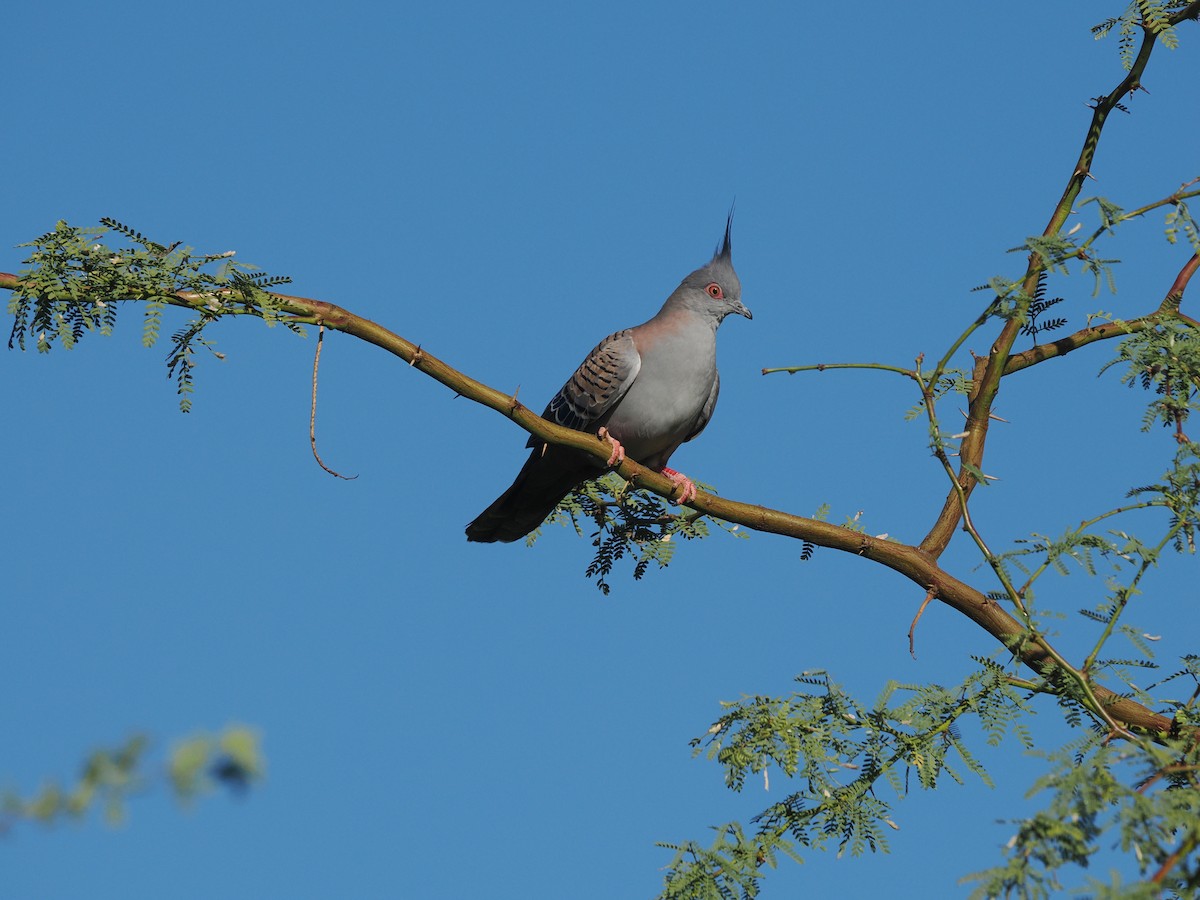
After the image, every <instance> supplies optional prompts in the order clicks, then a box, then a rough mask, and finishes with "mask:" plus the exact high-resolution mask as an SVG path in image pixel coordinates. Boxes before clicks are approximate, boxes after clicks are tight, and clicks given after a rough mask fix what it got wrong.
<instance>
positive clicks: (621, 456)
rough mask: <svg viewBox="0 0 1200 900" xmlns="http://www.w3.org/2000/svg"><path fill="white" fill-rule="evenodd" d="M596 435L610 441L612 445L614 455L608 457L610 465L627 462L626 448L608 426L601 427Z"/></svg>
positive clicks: (610, 466)
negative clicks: (609, 431) (610, 432)
mask: <svg viewBox="0 0 1200 900" xmlns="http://www.w3.org/2000/svg"><path fill="white" fill-rule="evenodd" d="M596 437H598V438H600V440H602V441H608V443H609V444H611V445H612V448H613V449H612V456H610V457H609V458H608V467H609V468H610V469H611V468H612V467H613V466H619V465H620V464H621V463H623V462H625V448H624V447H622V446H621V442H620V441H618V440H617V439H616V438H615V437H613V436H612V435H611V434H609V433H608V429H607V428H601V429H600V430H599V431H597V432H596Z"/></svg>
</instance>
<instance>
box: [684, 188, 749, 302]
mask: <svg viewBox="0 0 1200 900" xmlns="http://www.w3.org/2000/svg"><path fill="white" fill-rule="evenodd" d="M732 228H733V212H732V211H730V213H729V218H728V219H727V220H726V221H725V239H724V240H723V241H721V243H720V244H718V245H717V250H716V252H715V253H714V254H713V258H712V259H711V260H709V262H708V265H705V266H701V267H700V268H699V269H697V270H696V271H695V272H693V273H692V274H691V275H689V276H688V277H687V278H685V279H683V283H682V284H680V285H679V289H678V290H677V291H676V292H675V296H678V297H679V299H680V301H681V302H682V303H683V304H684V305H686V306H688V307H689V308H691V309H694V310H696V311H698V312H704V313H706V314H707V315H710V316H714V317H715V318H716V320H717V321H718V322H720V321H721V320H722V319H724V318H725V317H726V316H727V315H729V314H730V313H736V314H737V315H739V316H745V317H746V318H747V319H753V318H754V316H753V315H751V314H750V310H748V309H747V308H746V307H745V306H744V305H743V304H742V283H741V281H739V280H738V276H737V272H735V271H734V269H733V241H732V240H731V238H730V233H731V230H732Z"/></svg>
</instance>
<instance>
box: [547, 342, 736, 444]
mask: <svg viewBox="0 0 1200 900" xmlns="http://www.w3.org/2000/svg"><path fill="white" fill-rule="evenodd" d="M641 368H642V357H641V355H640V354H639V353H638V351H637V347H636V346H635V345H634V342H633V329H631V328H626V329H625V330H624V331H618V332H616V333H615V334H610V335H609V336H608V337H606V338H605V339H604V340H602V341H601V342H600V343H599V344H597V345H596V347H595V349H593V350H592V352H591V353H589V354H588V355H587V358H586V359H585V360H584V361H583V363H582V364H581V365H580V366H579V368H578V369H576V370H575V374H574V375H572V376H571V377H570V378H569V379H568V380H567V383H566V384H564V385H563V386H562V389H561V390H560V391H559V392H558V393H557V394H555V396H554V399H553V400H551V401H550V405H549V406H547V407H546V411H545V412H543V413H542V418H543V419H549V420H550V421H551V422H555V423H557V424H559V425H565V426H566V427H568V428H574V429H576V430H577V431H590V430H592V428H594V427H597V424H598V423H599V422H600V420H601V419H603V418H604V417H605V416H606V415H608V413H610V412H612V410H613V409H614V408H615V407H616V405H617V404H618V403H619V402H620V401H621V398H622V397H624V396H625V392H626V391H628V390H629V386H630V385H631V384H633V380H634V379H635V378H637V374H638V371H639V370H640V369H641ZM715 401H716V394H715V392H714V394H713V397H712V399H711V401H710V403H712V402H715ZM706 409H707V406H706ZM701 427H703V426H701ZM697 434H699V432H698V431H697ZM538 443H539V441H538V440H537V439H536V438H534V437H530V439H529V442H528V444H527V445H526V446H529V447H533V446H535V445H536V444H538Z"/></svg>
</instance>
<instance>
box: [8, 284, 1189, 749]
mask: <svg viewBox="0 0 1200 900" xmlns="http://www.w3.org/2000/svg"><path fill="white" fill-rule="evenodd" d="M19 287H20V279H19V278H17V276H15V275H11V274H8V273H3V272H0V288H5V289H8V290H16V289H18V288H19ZM272 296H274V297H275V298H276V299H277V300H278V301H279V304H280V306H279V310H280V312H281V313H282V314H283V315H284V316H285V317H291V318H292V320H293V321H297V322H306V323H311V324H323V325H324V326H325V327H326V328H330V329H333V330H336V331H341V332H343V333H345V334H349V335H353V336H354V337H357V338H360V339H361V340H364V341H366V342H367V343H370V344H374V345H375V346H377V347H379V348H381V349H383V350H386V351H387V352H389V353H391V354H393V355H394V356H397V357H399V358H400V359H403V360H404V361H405V362H407V363H408V364H409V365H410V366H412V367H413V368H415V369H417V370H419V371H420V372H422V373H423V374H425V375H428V376H429V377H430V378H433V379H434V380H435V381H438V382H440V383H441V384H444V385H445V386H446V387H448V388H450V389H451V390H453V391H455V392H456V393H457V394H460V395H461V396H463V397H466V398H467V399H469V400H473V401H474V402H476V403H479V404H481V405H483V406H486V407H489V408H490V409H494V410H496V411H497V412H499V413H501V414H502V415H504V416H506V417H508V418H510V419H512V420H513V421H514V422H516V423H517V424H518V425H519V426H520V427H521V428H523V429H524V430H525V431H527V432H529V433H530V434H532V435H534V436H536V437H537V438H539V439H540V440H543V441H549V442H550V443H553V444H558V445H561V446H565V447H572V448H574V449H576V450H579V451H581V452H583V453H587V454H590V455H591V456H592V457H594V458H595V459H596V460H598V461H599V462H602V463H603V462H607V461H608V459H609V456H610V454H611V452H612V450H611V447H610V446H609V445H608V444H607V443H606V442H604V441H602V440H601V439H600V438H598V437H597V436H596V435H592V434H587V433H585V432H581V431H575V430H573V429H571V428H566V427H563V426H560V425H556V424H554V423H552V422H549V421H547V420H545V419H543V418H542V417H541V416H539V415H537V414H536V413H534V412H533V411H532V410H530V409H529V408H528V407H526V406H524V405H523V404H521V403H519V402H517V400H516V398H515V396H512V395H509V394H505V393H503V392H502V391H498V390H496V389H495V388H492V387H489V386H488V385H486V384H483V383H482V382H479V381H476V380H475V379H473V378H471V377H469V376H468V375H465V374H464V373H462V372H460V371H458V370H457V369H455V368H453V367H452V366H450V365H449V364H447V363H445V362H443V361H442V360H441V359H439V358H437V357H436V356H433V355H432V354H430V353H428V352H427V351H425V350H424V349H422V348H421V346H420V345H418V344H414V343H412V342H411V341H409V340H406V339H405V338H403V337H401V336H400V335H398V334H395V333H394V332H392V331H389V330H388V329H387V328H384V327H383V326H382V325H379V324H377V323H375V322H372V321H370V320H369V319H365V318H363V317H361V316H357V315H355V314H354V313H352V312H350V311H349V310H347V309H344V308H342V307H340V306H336V305H334V304H332V303H326V302H324V301H321V300H313V299H310V298H307V297H297V296H290V295H286V294H273V295H272ZM130 299H134V300H136V299H141V298H138V297H133V298H130ZM212 300H213V297H212V295H206V294H196V293H191V292H180V293H177V294H173V295H170V296H169V297H168V298H167V301H168V302H169V303H170V304H172V305H175V306H181V307H186V308H189V309H209V308H210V304H211V302H212ZM615 471H616V472H617V474H618V475H620V476H621V477H622V478H624V479H625V480H627V481H629V482H631V483H633V484H635V485H636V486H637V487H643V488H647V489H649V490H651V491H653V492H654V493H656V494H658V495H659V496H662V497H667V498H670V497H671V496H673V495H674V493H675V491H676V490H677V488H676V485H675V484H674V483H673V482H672V481H671V480H670V479H668V478H666V477H665V476H663V475H660V474H659V473H658V472H655V471H653V470H651V469H647V468H646V467H645V466H642V465H640V464H639V463H637V462H635V461H634V460H632V459H629V458H628V457H627V458H626V459H625V460H624V462H622V463H621V464H620V466H619V467H618V468H617V469H616V470H615ZM688 505H689V506H690V507H692V508H693V509H695V510H697V511H699V512H701V513H705V514H707V515H711V516H716V517H718V518H721V519H726V520H728V521H730V522H735V523H737V524H739V525H743V526H745V527H747V528H753V529H755V530H756V531H763V532H768V533H771V534H778V535H782V536H784V537H790V538H795V539H797V540H802V541H810V542H812V543H814V544H818V545H820V546H822V547H829V548H831V549H834V550H841V551H843V552H845V553H852V554H854V555H856V556H860V557H863V558H865V559H869V560H872V561H873V562H877V563H880V564H882V565H884V566H887V567H888V568H890V569H892V570H894V571H896V572H898V573H900V574H901V575H903V576H905V577H906V578H908V579H909V580H910V581H912V582H914V583H915V584H917V585H918V586H919V587H920V589H921V591H922V593H928V592H930V591H934V592H936V596H937V598H938V599H939V600H941V601H942V602H944V603H946V604H947V605H948V606H951V607H952V608H954V609H956V610H958V611H959V612H960V613H962V614H963V615H965V616H967V618H969V619H971V620H972V621H973V622H975V623H976V624H978V625H979V626H980V627H982V628H983V629H984V630H986V631H987V632H988V633H989V634H991V635H992V636H993V637H995V638H996V639H997V640H998V641H999V642H1000V643H1001V644H1003V645H1004V646H1005V647H1007V648H1009V649H1010V650H1013V651H1014V652H1015V653H1016V654H1017V655H1018V657H1019V658H1020V659H1021V661H1022V662H1024V663H1025V664H1026V665H1028V666H1029V667H1030V668H1032V669H1033V670H1034V671H1036V672H1038V673H1040V674H1045V675H1047V676H1052V674H1053V672H1055V671H1059V672H1061V668H1059V667H1058V665H1057V664H1056V663H1055V662H1054V653H1053V651H1052V650H1051V649H1050V648H1049V647H1048V646H1045V645H1044V644H1042V643H1041V642H1040V639H1039V638H1036V637H1033V638H1031V637H1030V635H1029V633H1028V632H1027V631H1026V629H1025V628H1024V626H1022V624H1021V623H1020V622H1018V621H1017V620H1016V619H1014V618H1013V617H1012V616H1011V615H1009V614H1008V613H1007V612H1006V611H1005V610H1004V609H1003V608H1001V607H1000V605H999V604H997V603H996V602H995V601H993V600H991V599H989V598H988V597H987V596H985V595H984V594H983V593H982V592H981V591H978V590H976V589H975V588H973V587H971V586H970V585H968V584H966V583H964V582H962V581H960V580H958V579H957V578H955V577H954V576H952V575H950V574H949V573H948V572H945V571H944V570H942V569H941V568H940V567H939V566H938V564H937V560H936V558H935V557H934V556H933V555H932V554H930V553H928V552H926V551H924V550H922V549H920V548H918V547H913V546H910V545H908V544H901V543H898V542H896V541H891V540H883V539H880V538H874V537H870V536H868V535H864V534H861V533H859V532H857V531H851V530H850V529H848V528H843V527H841V526H840V525H833V524H830V523H829V522H821V521H818V520H816V519H808V518H805V517H803V516H797V515H793V514H791V513H787V512H783V511H781V510H776V509H771V508H769V507H766V506H758V505H755V504H751V503H740V502H737V501H734V500H728V499H725V498H722V497H717V496H714V495H712V494H707V493H705V492H703V491H698V492H697V494H696V498H695V499H694V500H693V501H692V502H691V503H689V504H688ZM1094 692H1095V697H1096V700H1097V702H1098V703H1099V704H1101V705H1102V706H1103V710H1102V713H1103V712H1106V713H1107V716H1111V717H1112V718H1113V719H1115V720H1117V721H1120V722H1122V723H1124V724H1125V725H1126V726H1128V727H1129V728H1131V729H1137V730H1140V731H1142V732H1145V733H1149V734H1151V735H1161V734H1166V733H1167V732H1168V731H1169V730H1170V728H1171V721H1170V720H1169V719H1167V718H1165V717H1163V716H1160V715H1156V714H1155V713H1153V712H1152V711H1151V710H1149V709H1147V708H1146V707H1144V706H1142V705H1141V704H1140V703H1136V702H1134V701H1132V700H1128V699H1125V698H1120V697H1118V696H1117V695H1116V694H1114V693H1113V692H1112V691H1109V690H1107V689H1104V688H1099V687H1097V688H1094ZM1102 713H1101V717H1102V718H1103V717H1105V716H1103V715H1102Z"/></svg>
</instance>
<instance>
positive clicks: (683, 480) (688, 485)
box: [658, 466, 696, 505]
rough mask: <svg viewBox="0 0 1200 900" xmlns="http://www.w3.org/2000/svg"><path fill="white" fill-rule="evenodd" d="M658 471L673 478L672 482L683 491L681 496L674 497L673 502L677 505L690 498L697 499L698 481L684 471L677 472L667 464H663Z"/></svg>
mask: <svg viewBox="0 0 1200 900" xmlns="http://www.w3.org/2000/svg"><path fill="white" fill-rule="evenodd" d="M658 471H659V472H660V473H661V474H662V475H665V476H666V477H667V478H669V479H671V483H672V484H674V485H675V486H676V487H677V488H679V489H680V492H681V493H680V494H679V496H678V497H672V498H671V502H673V503H675V504H676V505H683V504H684V503H687V502H688V501H689V500H695V499H696V483H695V482H694V481H692V479H690V478H688V477H687V476H686V475H684V474H683V473H682V472H676V471H675V470H674V469H668V468H667V467H666V466H663V467H662V468H661V469H659V470H658Z"/></svg>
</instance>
